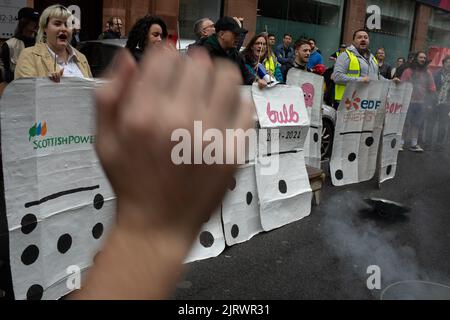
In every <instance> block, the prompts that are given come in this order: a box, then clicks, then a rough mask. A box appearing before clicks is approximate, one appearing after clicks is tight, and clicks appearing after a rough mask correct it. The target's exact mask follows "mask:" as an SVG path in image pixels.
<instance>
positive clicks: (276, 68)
mask: <svg viewBox="0 0 450 320" xmlns="http://www.w3.org/2000/svg"><path fill="white" fill-rule="evenodd" d="M275 43H276V38H275V35H274V34H267V58H266V59H265V60H264V66H265V68H266V70H267V72H268V73H269V74H271V75H272V76H273V75H275V78H277V80H278V81H280V82H284V81H285V80H286V78H283V74H282V71H281V64H280V63H279V62H278V59H277V55H276V54H275V51H274V47H275ZM277 72H280V73H279V75H278V76H276V73H277Z"/></svg>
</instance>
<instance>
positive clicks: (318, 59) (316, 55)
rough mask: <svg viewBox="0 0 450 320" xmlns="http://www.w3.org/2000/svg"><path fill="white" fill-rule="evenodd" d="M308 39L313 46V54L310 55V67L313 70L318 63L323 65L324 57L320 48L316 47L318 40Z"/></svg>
mask: <svg viewBox="0 0 450 320" xmlns="http://www.w3.org/2000/svg"><path fill="white" fill-rule="evenodd" d="M308 41H309V44H310V46H311V56H310V57H309V61H308V68H309V69H311V70H312V69H314V67H315V66H317V65H318V64H321V65H323V58H322V55H321V54H320V52H319V49H318V48H317V47H316V40H314V39H309V40H308Z"/></svg>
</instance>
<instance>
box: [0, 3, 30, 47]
mask: <svg viewBox="0 0 450 320" xmlns="http://www.w3.org/2000/svg"><path fill="white" fill-rule="evenodd" d="M26 6H27V0H0V38H11V37H12V36H13V35H14V31H15V29H16V27H17V23H18V21H17V20H16V19H17V15H18V13H19V10H20V9H21V8H23V7H26Z"/></svg>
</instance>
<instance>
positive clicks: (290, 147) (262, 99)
mask: <svg viewBox="0 0 450 320" xmlns="http://www.w3.org/2000/svg"><path fill="white" fill-rule="evenodd" d="M253 98H254V102H255V106H256V110H257V113H258V117H259V122H260V124H261V128H262V129H261V130H263V131H264V129H267V128H269V129H271V131H269V132H268V133H267V134H266V135H267V137H265V136H264V137H263V136H262V135H260V141H259V148H258V157H257V160H256V182H257V187H258V197H259V200H260V214H261V224H262V227H263V229H264V231H270V230H273V229H276V228H280V227H282V226H284V225H286V224H289V223H292V222H294V221H298V220H300V219H302V218H304V217H306V216H308V215H309V214H310V213H311V199H312V192H311V187H310V184H309V179H308V173H307V171H306V165H305V156H304V153H303V148H304V144H305V140H306V137H307V134H308V130H309V116H308V112H307V111H306V107H305V99H304V97H303V91H302V89H301V88H299V87H295V86H294V87H292V86H276V87H274V88H271V89H265V90H259V88H258V87H257V86H253ZM272 106H280V107H279V108H278V109H273V107H272ZM286 106H289V109H290V110H291V111H292V110H293V112H288V111H286V110H287V107H286ZM274 110H275V111H274ZM274 112H275V113H274ZM275 114H276V116H274V115H275ZM289 114H290V115H292V117H290V116H289ZM280 119H281V120H283V119H284V121H279V120H280ZM286 119H288V120H287V121H286ZM291 120H292V121H291ZM290 121H291V122H290ZM277 130H279V132H278V133H277V132H276V131H277ZM275 141H277V142H279V150H272V147H273V145H275V146H276V145H277V143H275V144H274V142H275ZM264 146H265V147H266V148H265V147H264ZM267 146H269V148H268V149H267ZM268 163H270V164H271V165H270V167H271V170H267V164H268ZM274 164H276V165H274Z"/></svg>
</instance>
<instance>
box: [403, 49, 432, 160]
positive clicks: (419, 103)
mask: <svg viewBox="0 0 450 320" xmlns="http://www.w3.org/2000/svg"><path fill="white" fill-rule="evenodd" d="M402 81H407V82H410V83H412V85H413V94H412V97H411V104H410V106H409V110H408V115H407V118H406V124H407V125H406V128H405V132H404V136H403V139H404V141H406V140H407V139H409V140H410V142H411V145H410V148H409V150H410V151H413V152H423V151H424V150H423V149H422V148H421V147H420V146H419V144H418V139H419V130H420V128H421V127H422V124H423V122H424V120H425V116H426V112H427V110H428V111H429V112H431V106H432V104H433V97H434V93H435V92H436V85H435V83H434V79H433V75H432V74H431V72H430V71H429V70H428V68H427V54H426V53H425V52H423V51H419V52H417V53H416V56H415V57H414V61H413V63H412V64H411V65H410V66H409V67H408V68H407V69H406V70H405V71H404V72H403V75H402Z"/></svg>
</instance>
